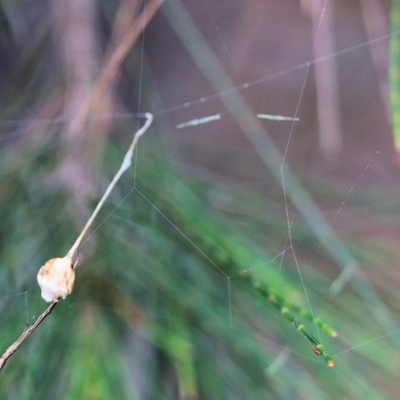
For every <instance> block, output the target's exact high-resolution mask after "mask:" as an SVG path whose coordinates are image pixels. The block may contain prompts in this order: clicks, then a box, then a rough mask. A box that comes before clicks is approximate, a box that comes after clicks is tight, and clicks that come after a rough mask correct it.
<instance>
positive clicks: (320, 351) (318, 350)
mask: <svg viewBox="0 0 400 400" xmlns="http://www.w3.org/2000/svg"><path fill="white" fill-rule="evenodd" d="M258 290H259V291H260V293H262V294H263V295H264V296H265V297H266V298H267V299H268V301H269V302H270V303H271V304H272V305H273V306H274V307H275V308H277V309H278V310H279V311H280V312H281V314H282V315H283V316H284V317H285V318H286V319H287V320H289V321H290V322H291V323H292V324H293V325H294V326H295V327H296V328H297V330H298V331H299V332H301V333H302V334H303V335H304V337H305V338H306V339H307V340H308V341H309V342H310V343H312V344H313V346H314V348H313V351H314V353H315V354H316V355H318V356H320V355H321V356H322V357H323V358H324V360H325V362H326V364H327V365H328V367H333V366H334V365H335V363H334V362H333V360H332V358H331V356H330V355H329V353H328V352H327V351H326V350H325V348H324V346H323V345H322V344H321V343H320V342H319V340H318V339H317V338H316V337H315V336H314V335H313V334H312V333H310V332H309V331H308V330H307V328H306V327H305V325H304V324H303V323H301V322H300V321H299V320H298V319H297V318H296V317H295V316H294V315H293V314H292V313H291V312H290V310H289V308H288V307H286V306H285V305H284V304H283V303H282V302H281V301H280V299H281V298H279V296H278V297H277V296H275V295H273V294H271V293H269V292H268V291H267V290H266V289H265V288H260V287H258Z"/></svg>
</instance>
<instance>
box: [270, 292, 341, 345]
mask: <svg viewBox="0 0 400 400" xmlns="http://www.w3.org/2000/svg"><path fill="white" fill-rule="evenodd" d="M269 293H270V296H274V297H275V299H276V301H277V302H279V303H280V304H281V305H282V307H286V308H288V309H289V310H290V311H292V312H295V313H297V314H299V315H300V316H301V317H303V318H305V319H307V320H309V321H311V322H313V323H314V324H315V325H316V326H317V327H318V328H320V329H321V330H322V331H324V332H325V333H327V334H328V335H329V336H331V337H336V336H337V333H336V331H335V330H334V329H333V328H332V327H331V326H330V325H328V324H327V323H326V322H325V321H323V320H322V319H321V318H319V317H315V316H314V315H313V314H311V313H310V312H309V311H308V310H306V309H305V308H302V307H299V306H297V305H296V304H293V303H290V302H288V301H287V300H285V299H284V298H283V297H281V296H279V295H277V294H275V293H273V292H272V291H269Z"/></svg>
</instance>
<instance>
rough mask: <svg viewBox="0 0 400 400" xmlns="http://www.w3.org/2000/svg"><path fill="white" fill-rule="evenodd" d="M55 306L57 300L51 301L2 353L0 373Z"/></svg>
mask: <svg viewBox="0 0 400 400" xmlns="http://www.w3.org/2000/svg"><path fill="white" fill-rule="evenodd" d="M56 305H57V300H55V301H53V302H52V303H51V304H50V305H49V307H47V309H46V310H45V311H44V312H43V313H42V314H41V315H39V317H38V318H37V320H36V321H35V323H34V324H33V325H31V326H30V327H29V328H26V329H25V330H24V331H23V332H22V335H21V336H20V337H19V338H18V339H17V340H16V341H15V342H14V343H13V344H12V345H11V346H10V347H9V348H8V349H7V350H6V351H5V352H4V354H3V355H2V356H1V358H0V371H1V369H2V368H3V367H4V364H5V363H6V361H7V360H8V359H9V358H10V357H11V356H12V355H13V354H14V353H15V352H16V351H17V350H18V349H19V347H20V346H21V344H22V343H24V342H25V340H26V339H27V338H28V337H29V336H30V335H31V333H33V331H34V330H35V329H36V328H37V327H38V326H39V325H40V324H41V323H42V321H43V320H44V319H45V318H46V317H47V316H48V315H49V314H50V313H51V312H52V311H53V308H54V307H55V306H56Z"/></svg>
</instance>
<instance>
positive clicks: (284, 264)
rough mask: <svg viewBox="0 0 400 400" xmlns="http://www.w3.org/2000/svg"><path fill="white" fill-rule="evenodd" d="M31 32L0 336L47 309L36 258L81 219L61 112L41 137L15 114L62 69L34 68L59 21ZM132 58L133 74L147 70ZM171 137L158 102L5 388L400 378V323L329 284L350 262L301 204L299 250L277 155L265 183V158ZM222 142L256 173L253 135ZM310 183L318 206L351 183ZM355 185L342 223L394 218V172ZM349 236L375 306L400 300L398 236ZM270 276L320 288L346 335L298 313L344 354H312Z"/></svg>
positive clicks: (7, 222) (0, 175) (4, 341)
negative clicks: (215, 161) (244, 143)
mask: <svg viewBox="0 0 400 400" xmlns="http://www.w3.org/2000/svg"><path fill="white" fill-rule="evenodd" d="M109 11H110V10H109ZM104 12H105V11H104ZM110 12H111V11H110ZM4 15H5V14H4V12H2V16H4ZM106 15H107V17H109V18H110V19H111V18H112V15H108V14H106ZM2 18H3V17H2ZM11 26H12V23H11ZM41 33H43V32H42V31H41ZM47 34H49V32H47ZM44 38H46V40H45V39H44ZM33 39H35V40H33ZM33 39H32V40H33V41H34V42H35V43H36V45H37V44H38V43H39V42H40V43H41V45H37V47H33V48H32V49H31V51H30V53H27V54H24V56H25V57H24V58H22V59H21V60H20V61H19V64H18V68H17V69H16V71H14V74H13V77H14V78H13V79H14V80H16V81H18V79H16V77H18V76H24V77H25V79H26V82H27V83H25V84H21V85H18V86H16V87H15V89H14V90H11V89H10V91H9V92H8V98H7V104H4V102H3V108H2V111H1V112H2V119H3V121H5V122H4V123H3V124H2V126H1V135H2V136H1V139H0V140H2V145H1V147H0V153H1V154H0V221H1V229H0V250H1V253H0V254H1V257H0V268H1V278H0V321H1V335H0V348H1V350H3V349H4V350H5V349H6V348H7V347H8V346H9V345H10V344H11V343H12V342H13V341H14V340H15V339H17V337H18V336H19V335H20V334H21V332H22V331H23V329H24V328H25V327H26V325H27V324H30V323H32V322H33V320H34V318H35V317H36V316H37V315H39V314H40V313H41V312H42V311H43V310H44V308H45V306H46V305H45V303H44V302H43V300H42V299H41V298H40V292H39V288H38V286H37V284H36V274H37V271H38V269H39V267H40V266H41V265H42V264H43V263H44V262H45V261H46V260H48V259H49V258H52V257H58V256H62V255H64V254H65V252H66V251H67V250H68V249H69V247H70V246H71V244H72V243H73V241H74V240H75V238H76V235H77V234H78V233H79V229H80V228H81V226H83V224H84V222H85V220H84V218H83V217H82V214H83V215H84V214H85V212H82V213H81V212H80V211H81V210H79V207H78V206H77V204H76V203H75V202H74V196H75V194H73V193H70V192H68V191H67V190H65V189H63V188H62V187H57V185H55V184H54V182H53V180H52V176H53V172H54V170H55V169H56V168H57V166H58V163H59V161H60V159H61V157H62V154H63V150H64V147H63V146H64V142H63V135H64V130H65V124H64V122H65V121H58V122H57V121H52V123H51V124H45V123H43V126H44V132H42V136H40V139H39V140H36V141H35V140H32V138H31V137H30V136H29V135H30V133H31V130H30V129H32V125H31V123H34V124H36V125H34V126H36V128H35V129H33V131H34V132H37V130H38V129H37V124H38V123H40V122H39V121H38V120H33V121H31V122H30V123H26V120H25V122H23V123H21V122H19V123H16V124H10V123H9V120H10V118H12V119H18V118H20V119H24V118H25V116H26V115H27V114H29V112H28V109H27V104H28V105H31V104H32V103H33V105H34V106H35V107H37V106H38V105H40V104H44V103H46V101H47V99H49V98H52V96H54V98H56V97H57V94H58V91H59V86H58V85H59V80H58V79H56V78H57V74H54V75H52V76H51V77H50V78H51V79H49V80H48V82H47V83H46V84H45V85H44V86H43V87H41V88H40V89H39V88H38V86H37V85H36V84H34V83H35V81H36V80H37V75H36V72H35V71H37V70H40V63H41V61H42V55H43V53H42V51H43V49H47V50H48V51H50V50H49V47H47V46H49V40H48V36H46V35H43V37H42V36H40V37H35V38H33ZM20 71H24V72H23V73H21V72H20ZM125 74H126V77H125V79H127V80H129V79H131V80H132V81H136V80H137V74H138V72H137V70H135V69H132V70H128V71H125ZM150 76H151V74H150V73H149V74H148V76H147V78H148V79H150ZM10 79H11V78H10ZM11 81H12V80H11ZM36 83H37V82H36ZM149 86H150V85H149ZM182 90H185V89H184V88H183V89H182ZM144 94H145V95H146V96H145V97H146V101H147V100H148V99H149V98H150V99H151V98H152V96H154V98H156V97H157V92H156V89H155V88H153V91H148V92H147V91H146V90H145V89H144ZM27 99H28V100H29V101H28V100H27ZM7 121H8V122H7ZM134 122H135V123H132V121H131V122H127V123H121V122H118V123H115V124H114V125H113V127H112V129H111V132H110V139H109V140H108V142H107V143H106V145H105V151H104V154H102V161H101V162H100V163H98V164H95V165H96V168H98V172H99V175H98V176H99V179H98V182H97V189H96V193H97V195H96V196H94V198H92V199H90V201H89V200H87V199H86V200H87V201H88V203H89V204H87V205H86V204H85V207H86V206H87V209H88V210H92V209H93V207H94V206H95V205H96V203H97V201H98V200H99V199H100V197H101V195H102V190H103V189H104V188H105V187H106V186H107V185H108V183H109V181H110V179H111V178H112V176H113V174H114V173H115V172H116V170H117V169H118V166H119V165H120V162H121V158H122V157H123V154H124V152H125V150H126V147H127V145H128V144H129V142H130V140H131V135H132V134H133V133H134V130H135V129H134V127H135V126H136V120H134ZM34 137H36V136H34ZM173 137H174V133H173V132H171V129H170V125H169V123H168V121H166V120H165V119H163V118H159V119H158V120H157V121H156V124H155V126H154V127H153V128H152V129H151V130H150V131H149V132H147V133H146V135H145V136H144V137H143V138H142V139H141V142H140V143H139V148H138V158H137V163H136V164H135V166H133V167H132V168H131V169H130V170H128V171H127V172H126V174H125V175H124V176H123V178H122V180H121V182H119V183H118V186H117V187H116V188H115V191H114V192H113V193H112V195H111V198H110V201H108V202H107V204H106V205H105V207H104V208H103V209H102V211H101V213H100V215H99V217H98V218H97V221H98V229H96V230H95V232H94V233H93V235H92V236H90V238H89V239H88V241H87V242H85V244H84V245H83V246H82V248H81V250H80V253H81V261H80V265H79V267H78V269H77V278H76V282H75V288H74V291H73V292H72V294H71V295H70V296H69V297H68V298H67V299H66V300H63V301H60V304H59V305H58V306H57V307H56V309H55V310H54V312H53V313H52V314H51V315H50V316H49V317H48V318H47V319H46V320H45V321H44V322H43V324H42V325H41V326H40V327H39V328H38V329H37V331H35V332H34V333H33V334H32V336H31V337H30V338H29V339H28V340H27V342H26V343H24V344H23V346H22V347H21V348H20V349H19V350H18V351H17V352H16V353H15V354H14V355H13V356H12V357H11V358H10V360H9V361H8V362H7V364H6V366H5V368H4V369H3V370H2V371H1V373H0V397H1V398H2V399H3V398H4V399H18V400H22V399H30V400H31V399H54V398H57V399H90V400H91V399H93V400H97V399H110V398H117V399H185V400H186V399H188V400H191V399H202V400H206V399H264V398H270V399H317V400H320V399H345V398H351V399H365V398H368V399H386V398H387V399H389V398H393V395H395V394H396V393H398V392H399V390H400V384H399V382H398V379H397V376H398V366H399V361H398V359H399V358H398V357H397V354H398V351H399V350H398V348H397V347H395V344H394V343H393V341H392V339H393V338H394V337H395V336H396V334H397V332H395V331H394V332H388V331H385V330H384V329H383V328H381V327H380V326H379V325H378V324H377V323H376V321H375V320H374V318H373V316H372V314H371V312H370V311H369V309H368V307H367V305H366V304H365V303H364V301H363V300H362V299H360V297H359V296H358V294H357V293H356V292H355V291H354V290H353V289H352V288H351V287H350V286H345V288H344V289H343V290H342V291H341V292H340V293H338V294H337V295H336V296H332V295H330V294H329V288H330V286H331V284H332V282H333V281H334V280H335V278H336V277H337V275H338V274H339V273H340V272H339V270H338V268H337V267H336V266H335V264H334V262H333V261H332V259H331V257H330V256H329V254H327V253H326V252H325V250H324V249H323V248H322V247H321V245H320V241H323V238H318V237H315V236H314V235H313V234H312V232H311V231H310V229H309V228H308V225H307V221H303V220H302V219H301V216H300V215H299V214H298V213H296V210H295V209H294V208H291V210H293V221H294V222H295V223H293V225H292V227H291V239H292V246H293V249H294V250H295V253H293V252H292V251H291V249H290V248H289V242H288V228H287V215H286V208H285V204H284V202H283V201H282V191H281V188H280V187H279V185H277V184H276V183H273V180H272V177H271V176H270V173H269V172H268V171H267V170H266V169H265V170H263V172H262V173H263V177H262V178H263V182H264V184H263V185H260V184H259V183H260V180H259V177H258V175H255V177H254V179H253V180H252V179H248V180H245V179H243V180H240V179H235V178H234V177H231V176H224V175H221V174H218V173H216V172H215V171H212V170H211V169H210V168H207V166H200V167H199V166H198V170H196V171H195V170H194V169H191V166H190V164H189V163H188V162H186V163H185V162H183V161H182V160H179V159H175V158H174V157H173V156H172V155H173V154H174V153H173V146H171V145H170V143H171V142H173V140H174V139H173ZM176 140H179V139H176ZM166 142H168V143H169V144H168V145H167V144H166ZM199 146H200V144H199ZM215 149H216V151H217V153H218V154H219V155H220V157H221V158H225V157H226V158H229V157H231V158H230V159H231V160H232V154H233V153H234V157H233V160H232V161H231V164H232V169H233V168H237V165H242V166H243V169H244V170H245V172H246V173H248V174H249V175H250V174H251V172H252V171H253V170H256V169H259V165H258V164H257V161H255V160H254V159H253V158H254V155H251V157H248V153H247V152H246V151H239V152H235V149H234V148H226V147H225V146H223V145H218V144H215ZM215 149H214V150H215ZM228 156H229V157H228ZM194 171H195V172H194ZM77 178H78V177H77ZM265 182H267V183H265ZM302 183H303V184H304V185H305V186H306V187H307V189H308V190H309V191H310V192H311V194H312V195H313V196H314V198H316V199H317V200H318V201H319V203H320V204H321V206H323V205H325V206H327V205H328V206H329V204H341V203H340V202H341V201H343V199H344V198H346V196H347V195H348V187H347V186H345V187H343V186H341V185H339V184H336V183H333V182H329V183H328V184H327V182H322V181H317V180H313V179H312V178H311V177H310V178H308V179H307V180H305V179H304V180H303V181H302ZM357 193H359V197H357V194H354V196H353V197H352V198H351V199H349V200H348V202H347V204H346V207H345V208H343V210H341V213H342V215H344V216H345V217H346V219H347V218H348V221H349V226H351V227H356V226H358V224H359V223H360V222H363V221H365V220H366V219H371V220H373V219H374V218H376V219H378V220H380V221H382V220H384V221H390V222H391V223H392V224H393V225H394V226H395V227H397V223H396V222H394V219H393V216H394V215H395V214H396V212H398V209H399V205H400V204H399V201H398V198H399V196H398V194H399V193H398V190H397V189H396V188H395V189H393V190H391V191H389V190H381V191H379V192H378V193H377V190H376V187H374V188H368V187H367V188H365V189H364V191H363V192H357ZM377 205H379V207H378V206H377ZM85 207H84V209H85ZM291 221H292V220H291ZM342 239H343V241H344V242H345V243H346V246H347V248H348V250H349V251H350V252H351V254H352V255H353V256H354V257H355V258H356V259H357V261H358V262H359V263H360V264H361V265H363V266H364V267H365V273H366V274H367V275H368V278H369V279H370V280H371V281H372V282H373V283H374V284H375V286H376V288H377V289H378V291H379V293H380V294H381V296H382V298H383V300H384V304H383V307H382V305H381V304H379V306H380V307H381V308H380V309H379V310H378V312H380V313H382V314H385V315H386V314H389V315H390V314H392V313H394V312H395V311H398V303H399V302H398V297H399V296H398V294H397V292H395V291H394V290H392V288H391V286H390V282H387V281H385V278H384V276H383V274H382V272H383V271H382V270H379V269H378V270H376V269H374V266H375V265H378V264H379V265H384V266H385V268H386V271H385V272H386V273H387V275H386V276H387V277H388V278H387V279H389V280H390V278H391V277H395V267H396V264H395V262H394V260H396V257H397V256H398V251H397V248H396V246H395V243H389V242H387V241H386V242H383V243H381V242H379V241H365V240H363V238H358V237H357V236H356V235H353V234H352V232H351V229H349V232H348V233H347V234H346V232H344V233H343V235H342ZM294 254H295V255H296V259H295V258H294ZM297 266H298V267H299V268H300V270H301V273H302V279H303V281H304V282H305V287H306V289H307V296H306V295H305V291H304V287H303V285H302V282H301V279H300V278H299V273H298V269H297ZM393 279H394V278H393ZM254 283H257V285H258V288H257V287H255V286H254ZM259 288H261V289H262V290H259ZM266 290H268V291H269V292H268V293H273V294H275V295H276V296H278V297H279V298H282V302H288V303H289V304H292V305H294V306H295V307H299V311H300V312H302V311H301V310H302V309H306V310H308V309H309V305H311V306H312V312H313V315H315V316H318V317H320V318H321V319H322V320H323V321H325V322H326V323H328V324H329V325H331V326H333V327H334V329H335V330H337V332H338V335H339V337H338V338H337V339H332V338H330V337H329V336H328V335H326V334H325V333H324V332H322V331H321V329H316V326H315V325H314V323H313V322H310V321H307V322H305V321H306V320H304V321H303V322H304V323H305V324H306V326H307V328H308V329H309V330H310V331H311V332H312V333H313V335H315V336H316V337H317V338H321V340H322V343H323V344H324V346H325V347H326V349H327V350H328V351H329V353H330V354H331V355H332V356H333V358H334V360H335V363H336V366H335V368H333V369H330V368H328V367H327V366H326V364H325V362H324V360H323V359H322V358H321V357H317V356H315V355H314V354H313V352H312V345H311V344H310V343H309V342H308V341H307V340H305V338H304V337H303V336H302V334H301V333H299V332H297V331H296V329H295V328H294V327H293V326H291V324H290V323H289V322H288V320H287V319H285V317H284V316H283V315H281V314H280V313H279V312H277V310H276V309H275V307H274V304H271V302H270V301H269V300H268V296H266V295H264V294H265V291H266ZM309 311H311V310H308V311H307V312H309ZM304 315H305V312H303V317H301V316H300V317H299V318H300V319H302V320H303V319H304Z"/></svg>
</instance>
